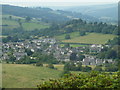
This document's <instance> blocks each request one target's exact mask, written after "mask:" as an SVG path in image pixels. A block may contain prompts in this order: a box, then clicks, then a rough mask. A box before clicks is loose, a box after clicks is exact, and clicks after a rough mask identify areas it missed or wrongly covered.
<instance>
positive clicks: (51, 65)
mask: <svg viewBox="0 0 120 90" xmlns="http://www.w3.org/2000/svg"><path fill="white" fill-rule="evenodd" d="M47 67H48V68H51V69H54V68H55V67H54V65H53V64H48V65H47Z"/></svg>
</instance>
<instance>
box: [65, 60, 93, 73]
mask: <svg viewBox="0 0 120 90" xmlns="http://www.w3.org/2000/svg"><path fill="white" fill-rule="evenodd" d="M64 70H65V71H83V72H89V71H91V70H92V68H91V67H89V66H85V67H84V66H82V63H81V62H79V63H76V64H75V63H74V62H68V63H65V66H64Z"/></svg>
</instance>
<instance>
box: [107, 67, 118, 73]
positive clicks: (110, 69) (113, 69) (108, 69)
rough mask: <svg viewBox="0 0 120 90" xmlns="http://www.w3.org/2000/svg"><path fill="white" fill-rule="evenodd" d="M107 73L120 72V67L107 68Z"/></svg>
mask: <svg viewBox="0 0 120 90" xmlns="http://www.w3.org/2000/svg"><path fill="white" fill-rule="evenodd" d="M105 71H106V72H116V71H118V67H117V66H111V67H106V68H105Z"/></svg>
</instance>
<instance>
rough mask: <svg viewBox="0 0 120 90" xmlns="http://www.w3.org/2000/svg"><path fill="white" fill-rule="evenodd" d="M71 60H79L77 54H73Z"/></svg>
mask: <svg viewBox="0 0 120 90" xmlns="http://www.w3.org/2000/svg"><path fill="white" fill-rule="evenodd" d="M70 60H72V61H74V60H77V53H71V54H70Z"/></svg>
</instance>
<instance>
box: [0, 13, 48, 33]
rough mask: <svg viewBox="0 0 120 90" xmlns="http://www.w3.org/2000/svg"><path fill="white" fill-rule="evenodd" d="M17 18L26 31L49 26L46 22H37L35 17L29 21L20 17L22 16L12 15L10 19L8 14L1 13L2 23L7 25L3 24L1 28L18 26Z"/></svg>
mask: <svg viewBox="0 0 120 90" xmlns="http://www.w3.org/2000/svg"><path fill="white" fill-rule="evenodd" d="M10 16H11V15H10ZM18 19H20V22H21V24H22V27H23V29H24V30H27V31H28V30H34V29H38V30H39V29H44V28H48V27H49V25H48V24H46V23H43V22H38V21H37V20H36V19H32V20H31V21H30V22H26V21H25V18H22V17H17V16H13V15H12V19H9V15H3V19H2V24H3V25H8V26H4V27H3V28H8V29H10V28H12V29H13V28H17V27H20V25H19V22H18V21H17V20H18Z"/></svg>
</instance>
